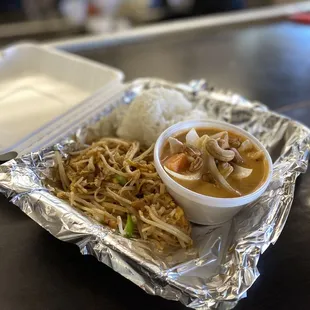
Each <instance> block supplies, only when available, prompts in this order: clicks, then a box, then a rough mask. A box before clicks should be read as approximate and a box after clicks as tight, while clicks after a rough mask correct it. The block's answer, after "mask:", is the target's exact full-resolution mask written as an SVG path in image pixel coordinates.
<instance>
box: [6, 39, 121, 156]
mask: <svg viewBox="0 0 310 310" xmlns="http://www.w3.org/2000/svg"><path fill="white" fill-rule="evenodd" d="M122 80H123V73H122V72H120V71H119V70H117V69H114V68H111V67H108V66H105V65H102V64H98V63H96V62H93V61H90V60H87V59H84V58H82V57H78V56H75V55H71V54H69V53H66V52H62V51H56V50H53V49H50V48H47V47H42V46H39V45H35V44H29V43H23V44H17V45H14V46H11V47H9V48H7V49H5V50H3V51H2V53H1V55H0V155H1V154H2V155H3V154H6V153H8V152H12V151H14V152H17V153H18V154H21V153H24V152H26V151H35V150H36V149H37V148H38V147H39V146H40V147H42V146H45V144H47V143H48V141H49V140H51V135H53V136H55V135H58V136H61V135H64V134H65V133H66V132H68V131H69V130H70V129H72V128H73V127H74V125H75V124H77V122H78V120H81V119H82V118H84V119H85V118H86V117H87V116H88V115H90V114H92V113H95V112H96V111H97V110H98V109H100V107H101V106H102V105H103V104H104V103H105V102H106V101H109V100H110V99H111V98H112V97H115V96H119V94H120V93H121V90H122V88H123V86H122V83H121V82H122ZM85 99H88V100H87V104H86V102H83V101H84V100H85ZM3 158H4V159H5V156H4V157H3ZM0 160H1V158H0Z"/></svg>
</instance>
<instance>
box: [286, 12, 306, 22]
mask: <svg viewBox="0 0 310 310" xmlns="http://www.w3.org/2000/svg"><path fill="white" fill-rule="evenodd" d="M289 19H290V20H291V21H294V22H297V23H302V24H310V12H308V13H298V14H294V15H292V16H290V17H289Z"/></svg>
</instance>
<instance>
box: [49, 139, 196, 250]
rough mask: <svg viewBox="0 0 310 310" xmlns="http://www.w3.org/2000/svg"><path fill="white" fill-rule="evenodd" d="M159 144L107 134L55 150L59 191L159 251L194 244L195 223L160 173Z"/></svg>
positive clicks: (73, 203) (82, 208) (88, 212)
mask: <svg viewBox="0 0 310 310" xmlns="http://www.w3.org/2000/svg"><path fill="white" fill-rule="evenodd" d="M153 149H154V144H153V145H151V146H150V147H143V146H140V143H139V142H138V141H133V142H132V141H127V140H124V139H118V138H115V137H114V138H111V137H106V138H102V139H100V140H99V141H97V142H94V143H93V144H92V145H91V146H88V147H87V146H84V147H82V149H81V150H78V151H75V152H72V153H70V154H69V157H68V158H67V159H65V160H63V159H62V158H61V156H60V153H59V152H55V160H56V163H57V165H56V169H55V175H56V184H54V185H53V189H52V191H53V192H54V194H55V195H56V196H57V197H58V198H61V199H63V200H66V201H67V202H69V203H70V205H71V206H73V207H75V208H77V209H78V210H80V211H82V212H84V213H86V215H88V216H90V217H92V218H93V219H95V220H96V221H97V222H99V223H101V224H104V225H107V226H109V227H110V228H112V229H113V230H116V231H117V232H118V233H120V234H121V235H122V236H124V237H128V238H138V239H142V240H147V241H150V242H151V243H153V244H154V245H155V246H156V248H157V249H158V250H164V249H165V248H167V247H172V248H176V249H177V248H186V247H189V246H191V245H192V239H191V237H190V232H191V225H190V223H189V222H188V220H187V219H186V218H185V215H184V212H183V210H182V209H181V208H180V207H179V206H178V205H176V203H175V202H174V201H173V199H172V197H171V196H170V194H169V193H167V191H166V187H165V185H164V184H163V182H162V181H161V179H160V178H159V175H158V173H157V172H156V170H155V166H154V162H153Z"/></svg>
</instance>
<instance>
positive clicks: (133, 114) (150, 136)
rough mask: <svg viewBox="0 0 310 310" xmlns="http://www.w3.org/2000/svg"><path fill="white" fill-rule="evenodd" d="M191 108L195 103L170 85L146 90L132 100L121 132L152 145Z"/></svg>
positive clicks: (121, 135) (126, 136) (120, 133)
mask: <svg viewBox="0 0 310 310" xmlns="http://www.w3.org/2000/svg"><path fill="white" fill-rule="evenodd" d="M191 109H192V104H191V103H190V102H189V101H188V100H187V99H186V98H185V97H184V96H183V95H182V94H181V93H179V92H177V91H174V90H169V89H166V88H155V89H150V90H147V91H144V92H142V93H141V95H139V96H137V97H136V98H135V99H134V100H133V101H132V102H131V104H130V106H129V109H128V110H127V113H126V115H125V116H124V118H123V120H122V121H121V123H120V126H119V128H118V130H117V135H118V136H120V137H121V138H125V139H133V140H138V141H140V142H141V143H143V144H146V145H150V144H152V143H153V142H155V141H156V139H157V138H158V136H159V135H160V134H161V133H162V131H163V130H165V129H166V128H167V127H169V126H170V125H171V124H174V123H175V122H177V121H179V120H181V119H182V116H183V115H185V114H186V113H189V112H190V111H191Z"/></svg>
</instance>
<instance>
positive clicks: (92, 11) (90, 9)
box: [88, 4, 100, 16]
mask: <svg viewBox="0 0 310 310" xmlns="http://www.w3.org/2000/svg"><path fill="white" fill-rule="evenodd" d="M99 13H100V10H99V9H98V8H97V7H96V6H95V5H93V4H89V6H88V15H89V16H94V15H98V14H99Z"/></svg>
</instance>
